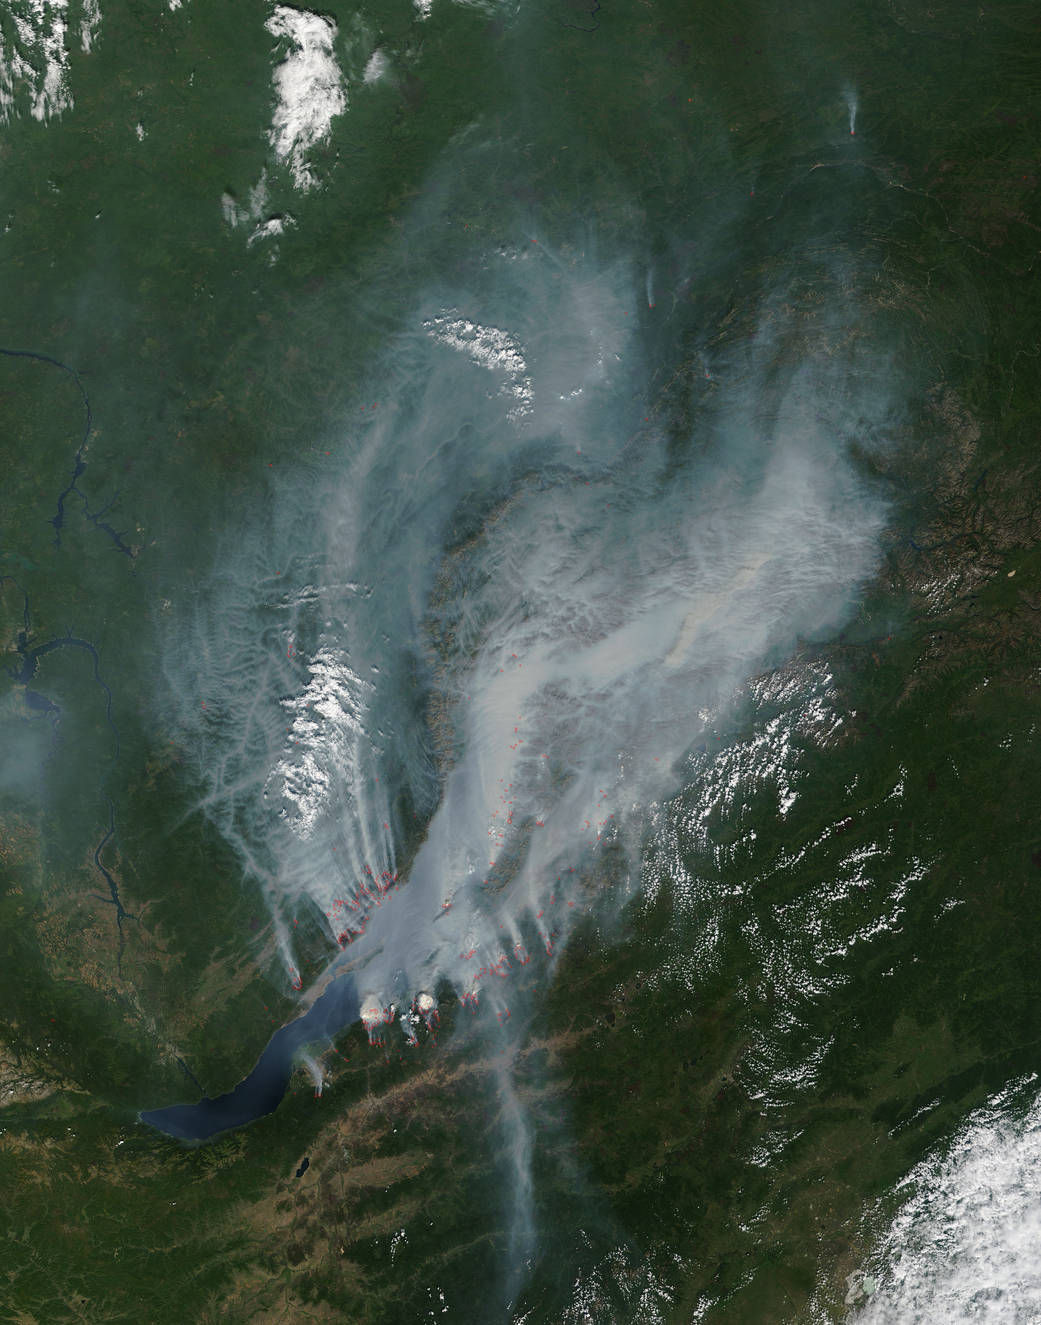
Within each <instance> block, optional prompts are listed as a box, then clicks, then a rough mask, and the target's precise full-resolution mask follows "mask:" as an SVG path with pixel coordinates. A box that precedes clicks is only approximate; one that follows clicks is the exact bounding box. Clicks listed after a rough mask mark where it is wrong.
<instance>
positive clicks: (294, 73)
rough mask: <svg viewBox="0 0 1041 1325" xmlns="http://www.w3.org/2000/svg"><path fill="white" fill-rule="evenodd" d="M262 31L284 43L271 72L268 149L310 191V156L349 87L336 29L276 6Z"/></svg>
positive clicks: (342, 107)
mask: <svg viewBox="0 0 1041 1325" xmlns="http://www.w3.org/2000/svg"><path fill="white" fill-rule="evenodd" d="M264 26H265V27H266V28H267V30H268V32H270V33H271V35H272V36H273V37H277V38H278V39H279V41H280V42H284V43H286V55H285V58H284V59H283V60H282V62H281V63H280V64H279V65H278V66H277V67H276V69H275V73H274V84H275V92H276V94H277V97H278V104H277V105H276V107H275V113H274V116H273V117H272V121H271V130H270V133H269V139H270V142H271V148H272V151H273V152H274V154H275V156H276V157H277V159H278V160H279V161H281V162H282V163H283V164H284V165H286V166H288V167H289V169H290V171H291V172H292V175H293V180H294V182H295V183H296V185H297V187H298V188H300V189H310V188H313V187H314V185H315V184H317V182H318V180H317V176H316V175H315V174H314V171H313V170H312V169H311V167H310V165H309V164H308V161H307V157H308V154H309V153H310V151H311V149H312V148H314V147H315V146H316V145H317V144H318V143H320V142H322V141H323V140H325V139H326V138H328V137H329V133H330V130H331V126H332V122H333V120H334V118H335V117H336V116H337V115H342V114H343V112H344V111H345V110H346V109H347V85H346V82H345V81H344V77H343V74H342V73H341V71H340V66H339V65H338V64H337V63H336V57H335V55H334V54H333V41H334V39H335V37H336V24H335V23H334V22H333V21H332V19H328V18H323V17H322V16H321V15H319V14H311V13H309V12H308V11H307V10H300V9H290V8H289V6H288V5H276V7H275V12H274V13H273V14H272V16H271V17H270V18H269V19H268V21H267V23H266V24H265V25H264Z"/></svg>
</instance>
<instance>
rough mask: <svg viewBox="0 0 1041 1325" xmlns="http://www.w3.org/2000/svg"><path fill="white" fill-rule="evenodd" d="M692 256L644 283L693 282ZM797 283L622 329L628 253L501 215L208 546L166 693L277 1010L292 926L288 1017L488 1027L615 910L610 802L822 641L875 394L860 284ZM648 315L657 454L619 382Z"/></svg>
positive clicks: (640, 266) (861, 559)
mask: <svg viewBox="0 0 1041 1325" xmlns="http://www.w3.org/2000/svg"><path fill="white" fill-rule="evenodd" d="M427 219H428V218H424V217H420V218H419V219H418V220H417V222H416V224H415V226H414V227H413V229H412V230H411V231H410V233H409V235H408V239H407V241H406V243H407V244H411V245H412V247H413V251H414V249H415V247H416V246H418V245H421V244H422V243H423V242H424V240H423V236H424V234H425V225H424V222H425V221H426V220H427ZM713 227H714V229H713V234H714V235H715V234H721V233H722V232H721V228H720V225H719V221H718V218H715V220H714V221H713ZM430 242H431V243H433V242H434V241H433V240H431V241H430ZM681 247H682V246H681V245H679V244H677V249H679V248H681ZM820 251H821V252H823V249H821V250H820ZM836 251H837V250H836ZM696 257H697V262H698V263H699V264H700V267H699V269H698V270H693V269H692V270H688V271H686V272H685V273H683V274H682V278H681V291H680V294H682V292H683V291H686V290H689V289H690V288H691V287H693V286H696V285H697V282H698V281H699V279H701V277H702V276H703V275H704V274H705V273H707V272H708V271H710V270H711V268H712V264H713V263H714V262H716V261H717V260H718V261H722V260H723V254H722V252H719V253H717V252H715V251H714V250H713V247H712V245H710V244H707V243H705V244H703V245H701V246H700V247H699V248H698V249H697V251H696ZM798 262H799V266H798V271H799V273H800V275H799V277H798V279H797V278H796V275H795V272H796V270H797V268H796V266H795V265H794V259H793V265H792V266H788V267H785V266H780V265H777V264H775V265H774V266H772V267H769V268H767V267H764V271H765V272H766V276H765V277H764V281H763V284H762V285H761V287H760V290H759V293H758V296H757V298H756V299H755V300H754V301H752V302H750V303H749V305H748V308H747V309H746V310H745V312H744V314H743V316H742V317H741V318H739V319H730V320H729V321H728V322H726V323H725V324H724V325H723V327H720V326H718V325H717V326H705V327H702V328H695V329H694V332H695V333H696V334H692V328H691V325H690V322H689V321H688V322H687V323H684V322H683V315H682V312H680V313H678V312H677V303H678V301H679V299H680V295H679V294H677V295H676V296H675V297H674V298H673V299H672V301H671V302H672V308H671V310H670V309H668V308H666V307H664V302H665V301H661V302H662V305H663V306H662V307H661V309H660V311H656V309H655V307H653V306H649V305H655V304H658V303H659V301H658V300H657V298H652V296H654V295H656V294H657V282H658V281H659V279H660V278H659V276H658V275H654V274H653V273H652V271H651V264H650V263H649V262H648V261H647V260H646V258H645V256H644V255H643V254H641V253H640V252H638V251H636V250H634V251H633V252H631V253H630V254H629V255H628V256H627V257H623V258H619V257H617V256H614V257H611V258H609V259H608V258H604V257H602V256H599V255H598V254H597V253H596V252H595V251H594V249H593V246H592V245H591V244H589V245H585V247H584V246H583V242H582V240H581V238H580V237H575V242H574V243H572V244H571V245H570V246H569V247H567V248H566V249H565V248H564V246H563V245H562V244H561V245H560V248H559V251H558V250H557V248H555V247H554V246H553V245H551V244H550V243H548V242H546V240H545V238H544V237H542V236H539V235H537V234H535V235H533V234H532V232H531V229H530V226H527V225H525V224H522V223H521V221H520V220H517V221H516V223H515V225H514V229H513V236H512V239H511V240H509V241H508V242H502V241H497V242H495V243H494V244H492V243H484V244H482V243H480V242H479V241H475V251H474V262H473V266H472V267H471V268H468V269H467V271H466V275H465V280H464V279H463V278H462V277H460V278H459V279H458V281H457V282H455V283H446V282H445V281H444V280H438V281H432V282H431V283H430V285H429V286H428V288H420V289H418V290H417V291H416V293H415V297H414V302H413V304H412V306H411V307H410V308H409V309H408V310H406V312H405V314H404V316H403V319H402V323H401V327H400V329H399V330H397V331H396V332H395V333H394V335H393V337H392V338H391V340H390V342H389V345H388V348H387V350H386V352H385V354H384V355H383V356H382V357H381V361H380V363H379V364H378V367H377V369H376V370H375V371H374V372H373V375H372V378H371V383H372V385H371V387H370V388H369V391H368V392H367V395H366V397H365V399H364V400H359V401H358V402H356V405H357V408H356V409H355V411H354V412H353V413H352V416H351V422H350V423H349V424H348V423H347V422H336V421H333V423H332V424H327V425H325V427H326V428H327V431H325V432H324V433H323V434H322V435H321V436H319V437H317V438H316V455H319V456H322V458H323V463H321V464H319V465H317V466H305V465H301V466H300V467H298V468H296V469H294V470H291V471H290V472H287V473H282V474H279V475H278V476H277V477H273V478H272V482H271V490H270V494H269V501H268V503H267V505H257V506H255V507H254V508H252V509H251V510H250V512H249V513H248V515H246V516H245V517H244V518H243V520H242V523H241V525H239V526H238V527H236V528H235V529H234V530H232V531H230V532H229V533H228V536H227V539H226V542H225V545H224V546H223V547H222V549H221V551H220V555H219V560H218V566H217V567H216V568H215V570H214V575H213V579H212V582H211V584H210V585H209V586H208V588H207V589H205V590H204V591H203V592H202V593H201V595H200V596H199V599H198V601H197V604H196V606H195V609H194V615H193V616H192V617H191V618H190V619H185V618H183V617H182V619H181V620H180V622H179V624H178V630H177V631H176V632H172V633H171V638H170V643H169V647H168V649H167V652H166V666H165V677H166V682H167V687H166V693H167V695H168V696H169V697H172V710H173V711H172V717H173V719H174V720H175V721H176V723H177V725H178V729H179V731H180V732H181V739H182V743H183V744H184V745H185V746H186V747H187V748H188V749H189V750H190V751H191V752H192V754H193V755H194V760H195V767H196V769H197V772H198V776H199V778H200V781H201V783H202V785H203V786H204V788H205V791H204V793H203V795H202V797H201V801H200V808H201V809H202V810H203V811H204V812H205V813H206V814H207V815H209V816H210V817H211V818H212V820H213V821H214V822H215V823H216V824H217V825H218V826H219V828H220V830H221V831H222V832H223V834H224V835H225V837H226V839H227V840H228V842H229V843H230V844H231V845H232V846H233V847H234V849H235V851H236V852H237V854H238V856H239V858H240V860H241V862H242V870H243V878H244V886H246V887H249V888H259V889H260V890H262V892H263V894H264V895H265V897H266V898H267V901H268V905H269V907H270V910H271V914H272V917H273V919H274V922H275V930H276V934H277V936H278V947H279V951H280V953H281V957H282V961H283V964H284V967H285V972H286V977H287V979H288V980H290V981H291V982H292V983H294V984H295V985H296V986H297V987H298V988H299V987H300V986H301V977H300V974H299V970H298V955H297V953H296V951H295V949H294V942H293V937H294V925H293V920H294V919H295V918H296V917H298V916H299V915H300V913H301V911H302V910H304V909H306V908H313V909H317V911H319V912H320V913H322V914H323V915H324V917H325V923H326V926H327V930H328V938H329V956H330V961H329V965H328V967H327V969H326V971H325V973H324V974H323V976H322V977H321V978H320V979H319V980H317V981H315V982H314V983H313V984H312V986H311V987H310V988H309V989H308V990H307V991H306V993H305V998H307V999H309V998H311V997H313V996H314V994H315V993H316V992H317V990H318V989H319V988H321V987H322V986H323V985H324V984H325V983H327V981H328V979H329V978H331V977H333V976H335V975H336V974H338V973H339V972H341V971H344V970H347V969H350V970H351V971H352V973H353V976H354V979H355V980H356V982H357V985H358V990H359V994H360V996H361V998H362V1001H363V1017H364V1019H365V1020H366V1023H367V1024H368V1025H369V1026H370V1032H371V1033H372V1035H373V1037H374V1038H377V1037H378V1036H379V1035H381V1034H383V1033H384V1032H383V1031H381V1029H380V1028H381V1026H382V1024H383V1022H384V1021H385V1020H386V1013H385V1011H384V1010H385V1009H387V1008H388V1007H390V1005H391V1004H392V1003H395V1004H396V1005H397V1007H398V1008H399V1009H401V1008H402V1007H403V1006H404V1007H407V1006H408V1005H409V1003H410V1001H411V999H413V998H414V997H415V995H416V994H418V993H419V992H421V991H433V990H435V989H436V988H437V986H438V985H439V983H440V982H443V981H448V982H450V983H451V985H453V986H454V987H455V989H456V990H457V991H458V993H459V994H460V996H461V997H462V998H463V999H464V1000H465V1001H466V1002H467V1003H468V1004H469V1006H470V1007H471V1008H472V1009H474V1010H475V1011H478V1010H479V1012H480V1016H479V1017H478V1021H477V1023H475V1024H480V1023H481V1021H482V1019H483V1022H484V1024H485V1025H486V1026H488V1027H491V1028H492V1029H495V1028H496V1027H497V1024H500V1023H502V1021H503V1019H504V1017H508V1016H509V1015H510V1014H509V1010H508V1009H509V1001H510V1000H509V991H510V988H511V985H510V981H511V977H512V976H513V975H515V974H516V973H517V971H518V968H520V967H522V966H527V965H529V963H531V962H536V961H537V962H538V963H541V965H542V969H543V971H544V972H545V973H546V974H547V975H548V974H549V973H550V971H551V968H552V963H553V961H554V959H555V958H556V956H557V954H559V952H560V951H561V950H562V948H563V947H564V945H565V944H566V941H567V937H568V932H569V927H570V925H571V924H572V923H573V920H574V918H575V917H576V916H577V915H579V914H580V912H581V911H582V910H583V908H587V907H588V906H589V905H590V902H591V898H592V897H593V896H594V894H597V893H598V894H600V896H599V902H598V905H599V907H600V911H601V914H602V915H605V916H606V915H607V914H609V913H610V912H611V905H612V897H611V896H610V895H609V894H610V893H611V891H612V890H614V898H613V900H614V901H615V902H617V901H618V899H619V898H620V897H622V896H626V895H630V893H631V889H632V888H634V887H636V886H638V880H639V874H640V835H641V831H642V829H643V825H644V822H645V820H644V812H645V810H646V809H647V808H648V807H650V806H653V805H654V803H655V802H657V801H659V800H660V799H661V798H663V797H665V796H667V795H669V794H671V793H672V792H673V791H674V790H675V789H676V787H677V784H678V779H679V778H680V776H681V774H680V772H679V770H678V765H679V762H680V761H681V760H682V757H683V756H684V754H685V753H686V752H687V751H689V750H690V748H691V747H692V746H693V745H695V744H696V743H697V742H698V741H699V738H700V736H701V733H702V731H703V729H704V726H705V724H706V722H707V720H708V718H709V716H710V715H711V714H713V713H715V712H718V709H719V708H720V707H721V706H725V705H726V703H727V702H728V698H729V696H731V695H732V693H733V692H734V690H735V688H736V687H737V686H739V685H740V684H741V683H742V682H743V681H745V680H747V679H748V678H749V677H750V676H752V675H755V674H756V673H757V672H760V671H762V670H763V669H766V668H769V667H771V666H774V665H776V664H778V663H780V662H782V661H783V660H784V659H786V658H787V657H789V656H790V655H791V652H792V651H793V649H795V648H796V647H797V645H798V644H799V642H800V641H801V640H804V639H807V638H822V637H826V636H828V635H829V634H831V633H832V632H834V631H835V630H837V629H838V628H839V627H840V626H841V624H842V623H843V622H844V621H845V620H846V619H847V618H848V617H849V615H850V613H851V612H852V610H853V609H854V605H855V603H856V601H857V596H858V593H859V592H860V591H861V589H862V587H863V586H864V584H865V582H866V581H867V580H868V579H869V577H870V576H871V575H872V574H873V573H874V571H875V569H876V567H877V564H878V559H879V537H880V533H881V531H882V528H883V524H884V521H885V518H886V508H885V505H884V502H883V500H882V499H881V497H880V495H879V493H878V492H877V490H876V489H875V488H874V486H873V485H872V484H871V483H870V482H869V481H868V479H867V478H865V476H864V474H863V472H862V470H861V469H859V468H858V465H857V463H856V461H855V459H854V457H855V455H856V454H858V453H860V452H862V450H863V449H864V448H870V447H872V446H877V445H880V444H882V443H883V442H884V439H885V438H886V436H887V435H888V431H889V429H890V424H891V421H892V417H893V413H894V411H895V410H899V405H900V402H899V400H898V399H897V396H896V392H897V387H896V385H895V381H896V379H895V377H894V375H893V373H892V365H891V364H889V363H888V362H887V361H886V360H885V357H884V356H883V355H882V354H881V353H880V352H878V351H876V350H874V349H872V348H871V346H872V342H871V340H870V338H869V337H868V336H867V335H866V334H865V330H864V325H863V323H864V318H865V311H864V308H863V307H862V305H861V303H860V301H859V300H858V298H857V293H856V292H857V288H858V279H859V276H860V275H862V274H858V273H857V272H856V271H855V270H854V269H853V268H852V267H851V266H849V265H846V266H844V265H843V264H842V262H840V260H839V259H838V258H837V257H836V256H834V253H833V255H832V256H831V257H828V258H827V259H825V258H823V257H822V258H820V259H819V260H818V279H817V280H816V281H812V282H808V281H807V277H806V270H807V268H806V258H805V254H802V255H800V256H799V259H798ZM689 265H690V264H689V262H688V266H689ZM432 268H433V264H432ZM670 326H673V327H674V328H675V332H676V335H675V338H674V340H673V343H672V346H671V349H670V350H668V351H667V353H669V354H670V355H671V357H672V363H671V370H672V371H674V372H675V373H677V374H679V375H681V376H682V375H686V380H687V382H688V387H687V389H686V400H685V407H686V413H687V418H686V421H685V422H684V424H683V426H682V429H681V430H678V428H677V425H676V420H675V418H673V417H671V416H670V415H669V412H668V410H665V409H663V410H662V411H661V412H660V413H659V411H658V408H657V406H658V404H659V401H660V399H663V397H660V396H659V397H654V396H653V395H652V386H651V383H652V380H655V381H660V380H661V370H662V368H663V366H664V367H666V368H669V367H670V365H662V363H661V362H660V361H658V356H659V355H660V354H661V353H662V346H663V345H665V346H668V345H669V344H670V336H669V327H670ZM672 399H673V402H674V399H675V397H674V396H673V398H672ZM362 406H365V408H364V411H363V410H362V408H361V407H362ZM203 704H205V707H203ZM608 853H609V856H610V861H609V867H608V860H607V857H608ZM604 894H608V896H606V897H605V896H604ZM529 974H530V973H529ZM428 1001H429V1000H428ZM489 1005H490V1006H489ZM514 1013H515V1014H516V1005H515V1006H514ZM519 1020H520V1019H519V1018H518V1017H517V1016H516V1015H514V1020H513V1022H512V1023H511V1026H512V1029H513V1031H514V1033H515V1034H519V1029H518V1022H519ZM406 1035H408V1030H407V1027H406ZM409 1038H411V1037H409ZM501 1100H502V1118H503V1130H504V1148H505V1150H506V1151H507V1152H509V1153H510V1154H512V1155H513V1156H514V1160H515V1165H516V1170H517V1174H516V1179H515V1182H514V1184H513V1188H514V1193H515V1196H516V1203H517V1208H516V1210H515V1211H514V1212H513V1218H512V1226H513V1228H514V1233H515V1237H514V1242H515V1243H516V1246H515V1248H514V1250H515V1251H516V1252H517V1253H518V1254H519V1251H520V1249H522V1247H523V1246H526V1245H529V1244H530V1240H531V1237H532V1236H533V1219H532V1213H531V1200H530V1197H531V1193H530V1183H529V1179H528V1155H529V1152H530V1147H531V1139H530V1133H529V1130H528V1122H527V1121H526V1119H525V1118H524V1115H523V1110H522V1109H521V1108H520V1105H519V1104H518V1102H517V1099H516V1097H515V1095H514V1092H513V1089H512V1086H511V1084H510V1077H509V1071H508V1069H505V1068H504V1069H503V1071H502V1081H501Z"/></svg>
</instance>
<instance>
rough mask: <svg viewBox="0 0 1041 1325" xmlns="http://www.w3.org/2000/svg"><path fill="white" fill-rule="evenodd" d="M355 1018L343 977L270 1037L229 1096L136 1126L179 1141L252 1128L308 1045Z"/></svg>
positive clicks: (168, 1111)
mask: <svg viewBox="0 0 1041 1325" xmlns="http://www.w3.org/2000/svg"><path fill="white" fill-rule="evenodd" d="M359 1013H360V1007H359V1003H358V995H357V991H356V990H355V987H354V982H353V980H351V979H350V978H349V977H347V976H341V977H340V979H338V980H334V981H333V983H332V984H331V985H330V986H329V988H328V989H327V990H326V991H325V993H324V994H322V996H321V998H319V999H317V1000H316V1001H315V1002H314V1003H313V1004H312V1006H311V1007H310V1009H309V1010H308V1011H307V1012H306V1013H305V1014H304V1015H303V1016H302V1017H297V1019H296V1020H295V1021H291V1022H289V1024H288V1025H286V1026H283V1027H281V1029H279V1030H277V1031H275V1033H274V1035H272V1037H271V1039H270V1040H269V1041H268V1043H267V1047H266V1048H265V1050H264V1052H263V1053H262V1054H261V1055H260V1057H259V1058H258V1059H257V1064H256V1067H254V1069H253V1071H252V1072H250V1074H249V1076H248V1077H245V1078H244V1079H243V1080H242V1081H240V1082H239V1084H238V1085H237V1086H236V1087H235V1089H234V1090H232V1091H229V1092H228V1093H227V1094H226V1095H218V1097H217V1098H216V1099H209V1098H208V1097H207V1098H204V1099H201V1100H199V1102H198V1103H197V1104H173V1105H170V1106H169V1107H168V1108H165V1109H149V1110H148V1111H146V1112H144V1113H142V1114H140V1115H139V1116H140V1118H141V1121H142V1122H143V1123H147V1124H148V1125H149V1127H156V1128H158V1129H159V1131H161V1132H165V1133H166V1134H167V1135H168V1136H176V1137H179V1138H180V1139H181V1140H184V1141H207V1140H209V1138H210V1137H212V1136H216V1135H217V1133H218V1132H226V1131H228V1130H230V1129H231V1128H233V1127H242V1126H244V1125H245V1124H246V1123H252V1122H255V1121H256V1119H257V1118H263V1117H264V1115H265V1114H268V1113H272V1112H273V1111H274V1110H275V1109H277V1108H278V1105H279V1104H280V1103H281V1100H282V1097H283V1095H285V1093H286V1087H287V1086H288V1085H289V1078H290V1077H291V1076H292V1074H293V1064H294V1061H295V1059H296V1055H297V1054H298V1053H299V1052H300V1051H301V1050H302V1049H303V1048H304V1047H305V1046H306V1045H308V1044H313V1043H314V1042H315V1041H317V1040H324V1039H329V1038H331V1037H332V1036H334V1035H336V1034H337V1033H338V1032H339V1031H341V1030H343V1029H344V1027H346V1026H350V1025H351V1023H352V1022H354V1021H356V1020H357V1018H358V1016H359Z"/></svg>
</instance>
